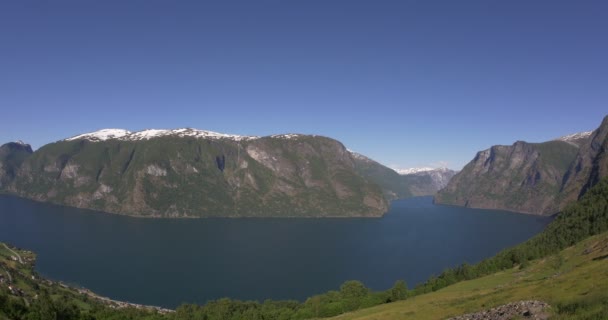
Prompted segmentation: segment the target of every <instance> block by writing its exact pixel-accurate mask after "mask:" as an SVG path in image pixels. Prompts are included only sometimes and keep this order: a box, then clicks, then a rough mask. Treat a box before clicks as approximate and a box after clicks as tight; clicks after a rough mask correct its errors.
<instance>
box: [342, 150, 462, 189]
mask: <svg viewBox="0 0 608 320" xmlns="http://www.w3.org/2000/svg"><path fill="white" fill-rule="evenodd" d="M351 153H352V155H353V158H354V159H355V167H356V169H357V170H358V172H359V173H360V174H361V175H362V176H364V177H365V178H367V179H368V180H370V181H373V182H375V183H376V184H378V185H379V186H380V187H382V189H383V190H384V194H385V196H386V197H387V198H388V199H390V200H394V199H404V198H409V197H416V196H429V195H434V194H435V193H436V192H437V191H439V190H440V189H441V188H443V187H445V186H446V185H447V182H448V181H449V180H450V179H451V178H452V176H454V174H456V172H455V171H453V170H450V169H446V168H440V169H433V168H422V169H421V168H414V169H407V170H399V171H396V170H394V169H391V168H388V167H386V166H384V165H382V164H380V163H378V162H376V161H374V160H372V159H370V158H368V157H366V156H364V155H361V154H359V153H356V152H354V151H351ZM400 172H401V173H400Z"/></svg>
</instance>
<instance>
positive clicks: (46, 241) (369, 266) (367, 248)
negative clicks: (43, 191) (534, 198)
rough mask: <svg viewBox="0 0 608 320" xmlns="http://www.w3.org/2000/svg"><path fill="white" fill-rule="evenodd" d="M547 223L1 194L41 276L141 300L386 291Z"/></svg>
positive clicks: (488, 213) (415, 206)
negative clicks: (163, 206)
mask: <svg viewBox="0 0 608 320" xmlns="http://www.w3.org/2000/svg"><path fill="white" fill-rule="evenodd" d="M549 221H550V220H549V218H540V217H535V216H529V215H521V214H514V213H509V212H503V211H493V210H475V209H466V208H459V207H446V206H436V205H433V204H432V198H430V197H422V198H413V199H408V200H400V201H395V202H393V203H392V209H391V211H390V212H389V213H388V214H387V215H386V216H385V217H383V218H381V219H200V220H194V219H193V220H171V219H160V220H156V219H154V220H153V219H138V218H129V217H124V216H118V215H111V214H104V213H98V212H93V211H88V210H80V209H74V208H67V207H61V206H54V205H49V204H42V203H36V202H32V201H28V200H24V199H19V198H15V197H10V196H0V241H4V242H9V243H12V244H14V245H16V246H18V247H22V248H26V249H30V250H34V251H35V252H37V253H38V264H37V270H38V271H39V272H40V273H41V274H43V275H44V276H46V277H48V278H51V279H54V280H61V281H64V282H67V283H70V284H74V285H79V286H83V287H86V288H89V289H91V290H93V291H95V292H97V293H99V294H101V295H104V296H109V297H111V298H114V299H118V300H125V301H131V302H136V303H143V304H151V305H159V306H165V307H175V306H177V305H179V304H180V303H183V302H194V303H204V302H205V301H207V300H210V299H217V298H221V297H231V298H237V299H254V300H264V299H266V298H272V299H304V298H306V297H308V296H311V295H313V294H317V293H322V292H325V291H328V290H335V289H338V287H339V286H340V284H341V283H342V282H344V281H345V280H349V279H357V280H361V281H363V282H364V283H365V284H366V285H367V286H368V287H371V288H372V289H375V290H384V289H387V288H389V287H390V286H392V285H393V283H394V282H395V281H396V280H397V279H404V280H406V281H407V283H408V284H409V285H410V286H413V285H415V284H416V283H419V282H422V281H424V280H426V279H427V278H428V277H429V276H430V275H431V274H439V273H440V272H441V271H442V270H443V269H445V268H446V267H450V266H454V265H457V264H461V263H463V262H469V263H474V262H477V261H479V260H481V259H483V258H486V257H489V256H492V255H494V254H495V253H496V252H498V251H500V250H501V249H503V248H505V247H508V246H511V245H514V244H517V243H520V242H522V241H524V240H526V239H528V238H530V237H531V236H533V235H534V234H536V233H538V232H540V231H541V230H542V229H543V228H544V226H545V225H546V224H547V223H548V222H549Z"/></svg>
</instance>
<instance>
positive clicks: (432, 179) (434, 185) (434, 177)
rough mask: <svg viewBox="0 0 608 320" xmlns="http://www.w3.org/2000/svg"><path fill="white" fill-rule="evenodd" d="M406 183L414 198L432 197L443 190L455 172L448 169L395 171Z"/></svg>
mask: <svg viewBox="0 0 608 320" xmlns="http://www.w3.org/2000/svg"><path fill="white" fill-rule="evenodd" d="M397 172H398V173H399V174H400V175H401V176H402V177H403V179H404V180H405V181H408V182H409V183H408V184H409V186H410V190H411V192H412V194H413V195H414V196H426V195H434V194H436V193H437V192H438V191H439V190H441V189H443V188H445V187H446V186H447V185H448V182H449V181H450V180H451V179H452V177H454V175H455V174H456V173H457V171H454V170H450V169H448V168H410V169H404V170H403V169H402V170H397Z"/></svg>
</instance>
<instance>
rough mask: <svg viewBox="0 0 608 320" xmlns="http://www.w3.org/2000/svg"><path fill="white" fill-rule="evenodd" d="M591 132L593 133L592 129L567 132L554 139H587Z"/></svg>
mask: <svg viewBox="0 0 608 320" xmlns="http://www.w3.org/2000/svg"><path fill="white" fill-rule="evenodd" d="M592 133H593V131H586V132H579V133H573V134H569V135H567V136H563V137H559V138H557V139H555V140H558V141H566V142H570V141H575V140H580V139H587V138H589V137H590V136H591V134H592Z"/></svg>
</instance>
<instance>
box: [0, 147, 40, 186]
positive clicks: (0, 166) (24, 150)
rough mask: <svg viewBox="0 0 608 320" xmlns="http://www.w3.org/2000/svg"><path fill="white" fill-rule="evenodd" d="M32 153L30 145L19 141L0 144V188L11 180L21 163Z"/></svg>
mask: <svg viewBox="0 0 608 320" xmlns="http://www.w3.org/2000/svg"><path fill="white" fill-rule="evenodd" d="M32 153H33V151H32V147H31V146H30V145H29V144H26V143H23V142H21V141H19V142H9V143H7V144H4V145H2V146H0V190H1V189H2V188H3V187H4V186H6V185H7V184H9V183H10V182H11V181H13V179H14V178H15V175H16V173H17V170H18V169H19V167H20V166H21V163H22V162H23V161H24V160H25V159H26V158H27V157H28V156H29V155H31V154H32Z"/></svg>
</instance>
